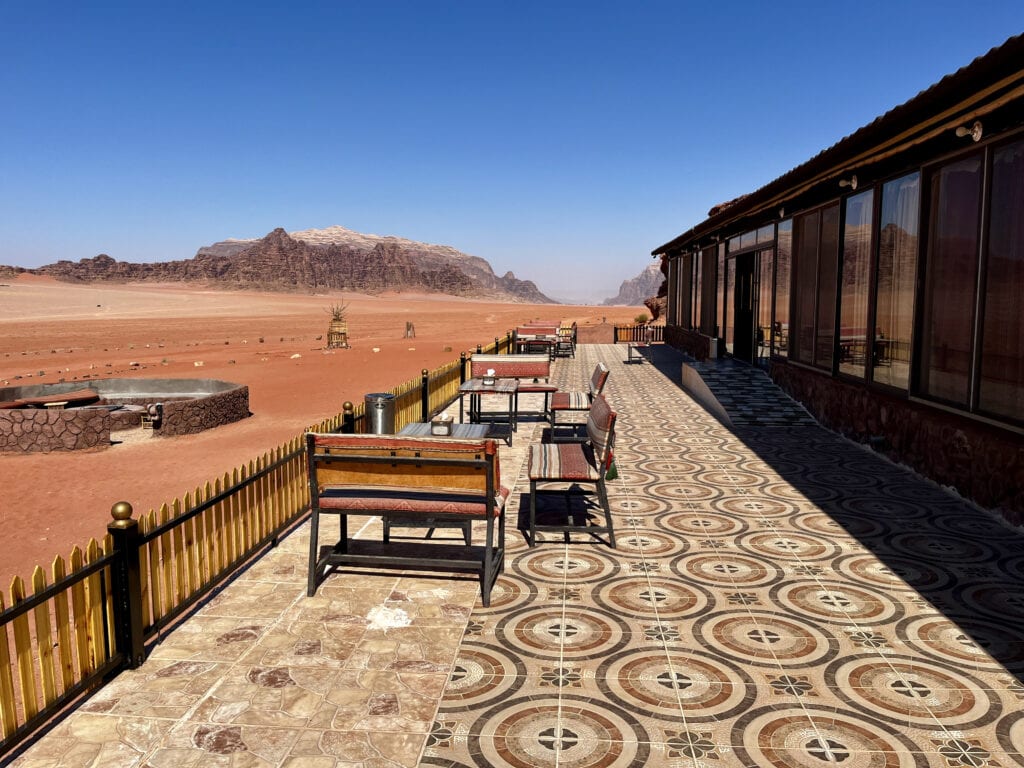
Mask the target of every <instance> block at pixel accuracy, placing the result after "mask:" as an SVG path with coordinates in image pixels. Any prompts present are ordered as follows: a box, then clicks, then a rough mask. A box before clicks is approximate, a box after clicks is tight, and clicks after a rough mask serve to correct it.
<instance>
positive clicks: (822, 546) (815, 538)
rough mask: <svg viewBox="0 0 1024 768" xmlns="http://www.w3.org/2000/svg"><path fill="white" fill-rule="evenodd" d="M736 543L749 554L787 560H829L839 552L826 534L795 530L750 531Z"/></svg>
mask: <svg viewBox="0 0 1024 768" xmlns="http://www.w3.org/2000/svg"><path fill="white" fill-rule="evenodd" d="M736 543H737V544H738V545H739V547H740V548H741V549H742V550H744V551H745V552H746V553H748V554H752V555H760V556H761V557H766V558H768V559H771V560H783V561H787V562H788V561H800V562H808V561H815V560H828V559H831V558H833V557H835V556H836V555H837V554H838V553H839V547H838V546H837V545H836V544H835V543H833V542H832V541H830V540H829V539H828V538H827V537H826V536H823V535H821V534H810V533H797V532H795V531H759V532H756V533H748V534H746V535H744V536H740V537H739V538H738V539H737V540H736Z"/></svg>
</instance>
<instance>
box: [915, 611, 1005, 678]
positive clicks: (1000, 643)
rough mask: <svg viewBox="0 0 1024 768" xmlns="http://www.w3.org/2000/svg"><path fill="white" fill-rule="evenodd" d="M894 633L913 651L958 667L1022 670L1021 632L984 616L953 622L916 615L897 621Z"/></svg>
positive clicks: (1000, 670)
mask: <svg viewBox="0 0 1024 768" xmlns="http://www.w3.org/2000/svg"><path fill="white" fill-rule="evenodd" d="M896 635H897V637H902V638H904V640H905V642H906V644H907V645H909V646H910V647H911V648H913V649H914V650H915V651H918V652H920V653H923V654H924V655H925V656H928V657H929V658H932V659H936V660H938V661H941V662H944V663H946V664H952V665H955V666H956V668H958V669H984V670H989V671H993V672H1002V671H1003V668H1004V667H1005V668H1006V669H1007V670H1009V671H1010V672H1016V673H1017V674H1020V672H1021V671H1024V642H1022V641H1021V635H1020V632H1019V631H1014V630H1012V629H1010V628H1008V627H1004V626H1001V625H999V624H993V623H991V622H987V621H985V620H984V619H978V618H974V619H959V620H957V621H956V622H955V623H954V622H952V621H950V620H949V619H947V618H945V617H942V616H916V617H911V618H907V619H904V620H903V621H902V622H900V624H899V625H898V626H897V628H896ZM993 657H994V658H993Z"/></svg>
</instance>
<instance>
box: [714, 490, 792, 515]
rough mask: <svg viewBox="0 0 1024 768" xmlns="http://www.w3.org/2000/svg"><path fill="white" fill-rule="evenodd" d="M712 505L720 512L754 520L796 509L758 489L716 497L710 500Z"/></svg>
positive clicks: (789, 513)
mask: <svg viewBox="0 0 1024 768" xmlns="http://www.w3.org/2000/svg"><path fill="white" fill-rule="evenodd" d="M712 506H713V507H714V508H715V509H717V510H719V511H721V512H725V513H727V514H733V515H742V516H743V517H745V518H749V519H754V520H756V519H760V518H764V517H786V516H787V515H791V514H793V513H794V512H795V511H796V510H797V507H795V506H794V505H793V504H792V503H790V502H788V501H781V500H779V499H773V498H770V497H768V496H766V495H764V494H763V493H761V492H760V491H758V492H757V493H756V494H750V495H748V496H728V497H726V498H722V499H716V500H715V501H714V502H712Z"/></svg>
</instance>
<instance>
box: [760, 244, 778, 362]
mask: <svg viewBox="0 0 1024 768" xmlns="http://www.w3.org/2000/svg"><path fill="white" fill-rule="evenodd" d="M758 268H759V273H758V278H757V285H758V289H757V294H758V295H757V339H756V341H757V350H756V352H757V359H758V360H759V361H761V360H763V361H767V360H768V356H769V354H770V351H771V345H772V287H773V286H772V283H773V282H774V277H775V251H773V250H772V249H771V248H765V249H764V250H763V251H760V252H759V253H758Z"/></svg>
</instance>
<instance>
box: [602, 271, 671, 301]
mask: <svg viewBox="0 0 1024 768" xmlns="http://www.w3.org/2000/svg"><path fill="white" fill-rule="evenodd" d="M664 281H665V275H663V274H662V273H661V264H660V263H659V262H654V263H652V264H648V265H647V267H646V268H645V269H644V271H643V272H641V273H640V274H639V275H637V276H636V277H634V278H633V279H631V280H624V281H623V283H622V285H621V286H619V295H618V296H615V297H613V298H611V299H605V301H604V302H603V303H604V305H605V306H611V305H622V306H627V307H642V306H644V302H646V301H647V299H649V298H651V297H652V296H656V295H657V294H658V289H659V288H661V284H662V283H663V282H664Z"/></svg>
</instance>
